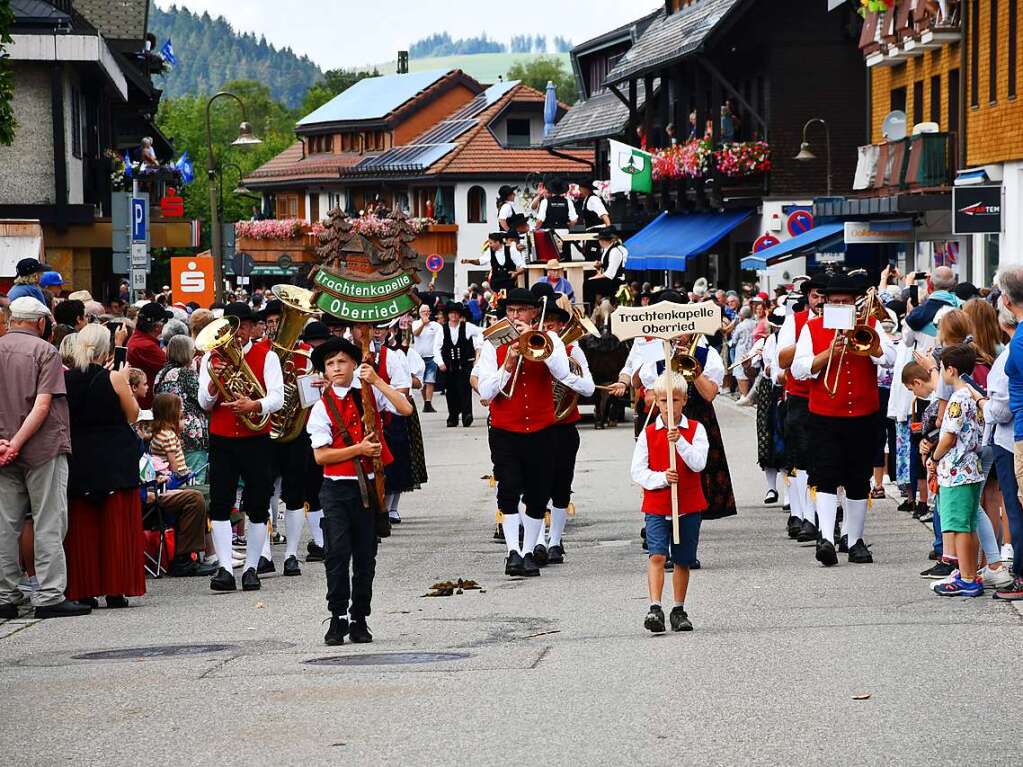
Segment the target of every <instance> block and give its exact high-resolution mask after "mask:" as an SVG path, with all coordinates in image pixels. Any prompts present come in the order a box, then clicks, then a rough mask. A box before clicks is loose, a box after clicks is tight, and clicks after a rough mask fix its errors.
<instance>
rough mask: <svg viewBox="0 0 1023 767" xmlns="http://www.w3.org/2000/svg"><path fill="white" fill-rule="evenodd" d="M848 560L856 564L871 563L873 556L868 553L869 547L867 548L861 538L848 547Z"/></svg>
mask: <svg viewBox="0 0 1023 767" xmlns="http://www.w3.org/2000/svg"><path fill="white" fill-rule="evenodd" d="M849 561H850V562H852V563H853V564H857V565H869V564H871V563H873V561H874V558H873V557H872V556H871V555H870V549H868V548H867V544H865V543H864V542H863V539H862V538H860V539H859V540H858V541H856V543H854V544H853V545H852V546H850V547H849Z"/></svg>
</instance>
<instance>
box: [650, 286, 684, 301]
mask: <svg viewBox="0 0 1023 767" xmlns="http://www.w3.org/2000/svg"><path fill="white" fill-rule="evenodd" d="M662 301H669V302H671V303H673V304H688V303H689V297H688V296H687V295H685V294H684V293H679V292H678V291H677V290H672V289H671V288H668V289H666V290H661V291H658V292H657V293H654V296H653V298H651V299H650V303H651V304H659V303H661V302H662Z"/></svg>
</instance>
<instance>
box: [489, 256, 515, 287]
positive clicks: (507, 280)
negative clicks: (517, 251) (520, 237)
mask: <svg viewBox="0 0 1023 767" xmlns="http://www.w3.org/2000/svg"><path fill="white" fill-rule="evenodd" d="M513 271H515V262H514V261H512V257H511V253H510V252H509V251H508V246H507V245H506V246H505V248H504V264H503V265H502V264H500V263H498V261H497V251H496V250H492V251H490V287H491V288H493V289H494V290H501V289H502V288H507V287H509V286H511V287H514V285H515V280H514V279H512V276H511V273H512V272H513Z"/></svg>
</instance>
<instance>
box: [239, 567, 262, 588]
mask: <svg viewBox="0 0 1023 767" xmlns="http://www.w3.org/2000/svg"><path fill="white" fill-rule="evenodd" d="M260 588H261V586H260V583H259V576H258V575H256V568H254V567H250V568H249V569H248V570H246V571H245V572H244V573H242V591H259V589H260Z"/></svg>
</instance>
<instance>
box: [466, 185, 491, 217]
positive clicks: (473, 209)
mask: <svg viewBox="0 0 1023 767" xmlns="http://www.w3.org/2000/svg"><path fill="white" fill-rule="evenodd" d="M467 197H468V199H467V200H466V208H467V210H468V213H467V219H466V220H467V221H468V223H470V224H485V223H487V193H486V191H485V190H484V189H483V187H481V186H474V187H471V188H470V189H469V194H468V195H467Z"/></svg>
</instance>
